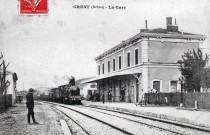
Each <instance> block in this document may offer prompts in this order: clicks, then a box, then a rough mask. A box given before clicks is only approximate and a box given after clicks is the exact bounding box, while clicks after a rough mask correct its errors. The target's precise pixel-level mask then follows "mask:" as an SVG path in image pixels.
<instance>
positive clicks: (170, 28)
mask: <svg viewBox="0 0 210 135" xmlns="http://www.w3.org/2000/svg"><path fill="white" fill-rule="evenodd" d="M166 27H167V32H178V26H177V25H176V18H175V24H174V25H172V17H166Z"/></svg>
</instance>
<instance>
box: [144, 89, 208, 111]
mask: <svg viewBox="0 0 210 135" xmlns="http://www.w3.org/2000/svg"><path fill="white" fill-rule="evenodd" d="M145 100H146V103H147V104H156V105H167V106H179V105H180V103H181V100H183V105H184V106H185V107H187V108H195V107H196V106H197V108H200V109H210V93H200V92H196V93H194V92H192V93H183V95H182V98H181V93H146V94H145Z"/></svg>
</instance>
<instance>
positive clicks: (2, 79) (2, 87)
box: [0, 53, 9, 94]
mask: <svg viewBox="0 0 210 135" xmlns="http://www.w3.org/2000/svg"><path fill="white" fill-rule="evenodd" d="M3 57H4V56H3V54H2V53H1V56H0V83H1V84H0V94H3V92H4V91H5V93H6V87H7V86H6V84H7V83H9V82H8V81H6V74H7V70H6V69H7V67H8V66H9V63H8V64H7V65H6V62H5V61H4V60H3Z"/></svg>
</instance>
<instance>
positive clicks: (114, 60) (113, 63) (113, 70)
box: [113, 59, 115, 71]
mask: <svg viewBox="0 0 210 135" xmlns="http://www.w3.org/2000/svg"><path fill="white" fill-rule="evenodd" d="M113 71H115V59H113Z"/></svg>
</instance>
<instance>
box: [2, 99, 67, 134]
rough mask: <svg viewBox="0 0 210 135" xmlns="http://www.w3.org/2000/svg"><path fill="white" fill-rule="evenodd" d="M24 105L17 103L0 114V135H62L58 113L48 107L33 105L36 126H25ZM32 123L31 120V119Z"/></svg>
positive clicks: (39, 104)
mask: <svg viewBox="0 0 210 135" xmlns="http://www.w3.org/2000/svg"><path fill="white" fill-rule="evenodd" d="M27 113H28V110H27V108H26V105H25V103H17V104H15V105H14V106H13V107H11V108H9V109H8V110H7V111H6V112H4V113H0V135H61V134H63V131H62V128H61V124H60V119H63V117H62V116H61V115H59V113H57V112H56V110H54V109H53V108H51V107H50V106H48V105H45V104H41V103H35V108H34V113H35V119H36V121H37V122H39V124H38V125H28V124H27ZM31 121H32V119H31Z"/></svg>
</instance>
